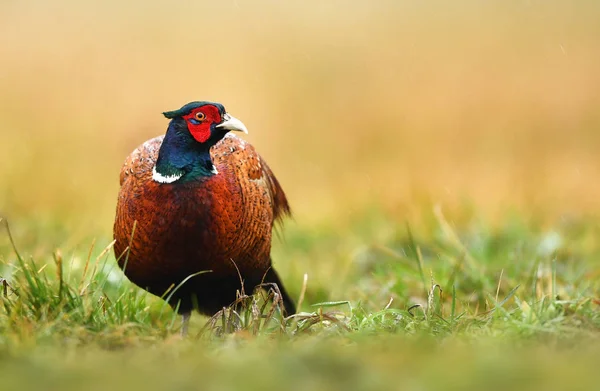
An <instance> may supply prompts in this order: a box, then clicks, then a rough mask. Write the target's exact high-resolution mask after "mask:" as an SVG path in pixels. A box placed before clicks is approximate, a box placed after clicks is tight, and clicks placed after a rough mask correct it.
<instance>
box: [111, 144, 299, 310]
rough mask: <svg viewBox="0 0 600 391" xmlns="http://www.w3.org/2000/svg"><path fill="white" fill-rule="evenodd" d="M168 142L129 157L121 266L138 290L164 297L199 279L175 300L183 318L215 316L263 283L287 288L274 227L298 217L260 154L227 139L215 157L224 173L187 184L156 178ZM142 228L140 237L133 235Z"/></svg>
mask: <svg viewBox="0 0 600 391" xmlns="http://www.w3.org/2000/svg"><path fill="white" fill-rule="evenodd" d="M162 141H163V136H160V137H156V138H153V139H151V140H148V141H147V142H145V143H144V144H143V145H141V146H140V147H138V148H137V149H136V150H135V151H133V152H132V153H131V155H129V157H128V158H127V159H126V161H125V164H124V165H123V168H122V170H121V174H120V184H121V189H120V193H119V198H118V203H117V213H116V219H115V224H114V237H115V240H116V242H115V253H116V255H117V257H119V265H120V266H121V267H122V268H124V271H125V274H126V275H127V276H128V278H129V279H130V280H131V281H133V282H134V283H135V284H137V285H139V286H140V287H142V288H145V289H147V290H148V291H150V292H151V293H153V294H156V295H158V296H161V295H163V294H164V292H165V291H167V289H169V288H170V287H172V286H177V285H178V284H179V283H180V282H182V281H183V280H184V279H186V278H187V277H188V276H190V275H191V274H194V273H197V272H200V271H208V270H210V272H209V273H206V274H200V275H198V276H195V277H193V278H191V279H189V280H188V281H187V282H186V283H185V284H184V285H183V286H182V287H181V288H180V289H179V290H178V292H177V293H176V294H175V295H174V296H173V300H172V301H171V302H170V304H171V305H172V306H179V307H178V309H179V312H181V313H184V312H188V311H190V310H191V309H193V308H196V309H198V310H199V311H200V312H202V313H205V314H213V313H214V312H216V311H218V310H220V309H221V308H222V307H223V306H227V305H228V304H230V303H231V302H232V301H233V300H235V293H236V290H240V289H241V286H240V282H239V281H240V278H239V275H238V270H239V273H240V274H241V277H242V278H243V280H244V289H245V290H246V292H247V293H251V291H252V290H253V288H254V287H255V286H256V285H257V284H260V283H261V281H263V278H264V281H265V282H274V283H277V284H278V285H279V288H280V290H281V291H282V294H283V295H284V303H285V306H286V310H287V311H288V312H295V308H294V305H293V302H292V301H291V300H290V299H289V296H288V295H287V293H285V290H284V289H283V286H282V285H281V281H280V280H279V278H278V276H277V274H276V273H275V271H274V270H273V269H272V267H271V257H270V249H271V236H272V230H273V223H274V221H276V220H277V219H281V218H283V217H284V216H286V215H289V214H290V207H289V205H288V202H287V199H286V197H285V194H284V192H283V190H282V188H281V186H280V185H279V182H278V181H277V179H276V178H275V176H274V175H273V172H272V171H271V170H270V168H269V167H268V166H267V164H266V163H265V161H264V160H262V158H261V157H260V156H259V154H258V153H257V152H256V150H255V149H254V147H252V145H250V144H249V143H247V142H246V141H244V140H243V139H241V138H239V137H237V136H234V135H231V134H227V135H226V136H225V137H224V138H223V139H222V140H220V141H219V142H218V143H217V144H216V145H214V146H213V147H212V148H211V150H210V155H211V158H212V161H213V164H214V166H215V168H216V170H217V172H218V173H217V174H216V175H213V176H208V177H202V178H200V179H198V180H194V181H190V182H183V183H178V182H174V183H158V182H155V181H154V180H153V179H152V170H153V168H154V166H155V164H156V160H157V157H158V152H159V149H160V146H161V143H162ZM134 224H135V230H134V229H133V227H134Z"/></svg>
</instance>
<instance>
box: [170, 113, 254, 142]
mask: <svg viewBox="0 0 600 391" xmlns="http://www.w3.org/2000/svg"><path fill="white" fill-rule="evenodd" d="M163 115H164V116H165V117H166V118H169V119H171V120H176V121H178V122H180V123H181V125H182V126H183V125H184V124H185V127H186V128H187V130H188V131H189V133H190V135H191V136H192V137H193V138H194V140H196V141H197V142H199V143H200V144H209V145H214V144H215V143H216V142H217V141H219V140H220V139H222V138H223V137H224V136H225V134H227V132H229V131H231V130H234V131H239V132H244V133H246V134H247V133H248V130H247V129H246V126H245V125H244V124H243V123H242V121H240V120H239V119H237V118H235V117H233V116H231V115H229V114H227V112H226V111H225V107H223V105H222V104H220V103H214V102H191V103H188V104H186V105H184V106H183V107H181V108H180V109H179V110H173V111H166V112H164V113H163Z"/></svg>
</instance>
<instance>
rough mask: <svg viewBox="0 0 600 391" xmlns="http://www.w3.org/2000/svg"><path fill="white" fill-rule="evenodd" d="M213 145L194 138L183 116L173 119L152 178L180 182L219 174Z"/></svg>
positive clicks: (162, 181) (159, 180)
mask: <svg viewBox="0 0 600 391" xmlns="http://www.w3.org/2000/svg"><path fill="white" fill-rule="evenodd" d="M210 147H211V146H210V145H209V144H206V143H199V142H197V141H196V140H194V138H193V137H192V136H191V135H190V133H189V131H188V129H187V127H186V125H185V121H184V120H182V119H180V118H176V119H173V120H172V121H171V122H170V123H169V128H168V129H167V133H166V135H165V138H164V139H163V142H162V145H161V147H160V150H159V152H158V159H157V161H156V165H155V166H154V168H153V170H152V179H153V180H154V181H156V182H159V183H175V182H176V183H181V182H188V181H192V180H196V179H200V178H203V177H210V176H213V175H215V174H217V169H216V168H215V166H214V165H213V162H212V159H211V158H210Z"/></svg>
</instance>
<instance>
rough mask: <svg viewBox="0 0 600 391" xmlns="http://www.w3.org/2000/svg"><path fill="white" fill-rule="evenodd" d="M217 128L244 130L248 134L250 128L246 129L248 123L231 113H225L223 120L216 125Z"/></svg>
mask: <svg viewBox="0 0 600 391" xmlns="http://www.w3.org/2000/svg"><path fill="white" fill-rule="evenodd" d="M216 127H217V128H223V129H227V130H236V131H238V132H243V133H246V134H248V129H246V125H244V123H243V122H242V121H240V120H239V119H237V118H235V117H233V116H231V115H229V114H223V122H221V123H220V124H218V125H217V126H216Z"/></svg>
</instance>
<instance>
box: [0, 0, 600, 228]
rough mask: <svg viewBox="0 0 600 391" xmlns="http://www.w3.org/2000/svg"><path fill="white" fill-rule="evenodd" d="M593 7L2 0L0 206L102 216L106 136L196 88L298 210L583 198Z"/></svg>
mask: <svg viewBox="0 0 600 391" xmlns="http://www.w3.org/2000/svg"><path fill="white" fill-rule="evenodd" d="M599 18H600V3H597V2H593V1H585V2H584V1H582V2H567V1H549V2H548V1H533V0H532V1H509V2H501V1H491V2H475V1H460V2H443V1H435V2H431V1H427V2H395V1H381V2H377V3H374V2H373V3H369V2H343V1H329V2H318V1H307V2H295V3H291V2H276V1H269V0H260V1H253V2H250V1H242V0H233V1H224V2H179V3H174V2H167V1H157V0H152V1H145V2H142V1H133V2H129V3H127V4H125V3H122V2H116V1H107V2H95V3H90V2H75V1H68V0H60V1H54V2H45V1H40V0H32V1H25V2H16V1H8V2H2V3H1V4H0V59H1V60H0V83H1V88H0V136H1V140H2V141H1V144H0V180H1V183H2V186H1V192H0V213H1V214H4V215H6V216H8V217H9V219H10V220H12V221H13V224H18V223H17V222H18V221H25V220H31V219H36V220H37V221H43V220H44V219H49V220H52V219H56V218H60V219H61V221H64V222H65V224H67V225H68V224H70V226H71V227H72V229H73V230H83V231H85V232H87V233H94V234H95V233H99V234H101V235H106V236H108V235H110V229H111V224H112V218H113V210H114V204H115V197H116V193H117V186H118V173H119V169H120V165H121V163H122V162H123V160H124V158H125V156H126V155H127V154H128V153H129V152H130V151H131V150H132V149H133V148H135V147H136V146H137V145H138V144H140V143H141V142H143V141H144V140H146V139H148V138H150V137H153V136H155V135H158V134H160V133H163V132H164V131H165V129H166V125H167V120H166V119H164V118H163V117H162V115H161V112H162V111H165V110H171V109H175V108H178V107H180V106H181V105H182V104H184V103H186V102H188V101H191V100H214V101H219V102H221V103H223V104H224V105H225V107H226V108H227V110H228V111H229V112H231V113H232V114H234V115H235V116H237V117H238V118H240V119H242V120H243V121H244V122H245V123H246V125H247V126H248V128H249V130H250V135H249V136H248V139H249V140H250V141H251V142H252V143H254V145H255V146H256V147H257V149H258V150H259V151H260V152H261V154H262V155H263V156H264V157H265V159H267V160H268V161H269V163H270V165H271V167H272V168H273V169H274V170H275V172H276V173H277V175H278V177H279V178H280V181H281V182H282V185H283V186H284V188H285V189H286V191H287V193H288V196H289V198H290V200H291V202H292V205H293V207H294V208H295V211H296V221H297V222H298V223H299V224H312V223H314V222H318V221H327V220H328V219H330V220H331V219H340V220H343V219H345V218H347V217H349V216H350V217H351V216H352V215H353V213H359V212H360V211H362V210H364V209H365V208H368V207H372V206H373V205H375V206H378V207H380V208H383V209H384V210H387V211H390V212H392V213H396V214H397V215H398V216H401V215H406V216H410V214H411V213H413V212H414V210H413V209H415V208H413V205H417V204H422V203H425V204H428V203H431V202H440V203H441V204H442V205H443V206H445V207H447V208H449V209H452V207H453V206H456V205H460V204H461V203H463V202H465V200H466V201H467V202H470V203H473V204H474V205H475V206H477V207H478V208H480V210H481V211H482V213H488V214H489V215H493V214H494V213H498V212H502V211H504V210H506V209H507V208H518V209H520V210H522V211H524V213H533V212H535V211H542V212H543V213H544V214H545V215H547V216H559V215H561V214H565V213H567V214H571V213H577V214H579V213H583V214H595V213H597V212H598V211H599V210H600V180H599V179H600V154H599V153H598V150H599V148H600V110H599V109H600V23H598V20H600V19H599ZM415 210H416V209H415ZM75 227H77V228H75Z"/></svg>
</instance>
